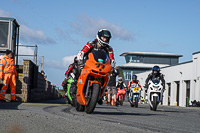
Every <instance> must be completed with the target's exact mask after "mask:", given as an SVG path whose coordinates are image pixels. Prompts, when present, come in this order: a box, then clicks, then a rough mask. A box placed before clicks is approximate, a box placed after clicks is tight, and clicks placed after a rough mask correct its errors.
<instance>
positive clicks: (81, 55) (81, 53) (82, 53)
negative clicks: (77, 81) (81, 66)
mask: <svg viewBox="0 0 200 133" xmlns="http://www.w3.org/2000/svg"><path fill="white" fill-rule="evenodd" d="M83 56H84V52H83V51H79V52H78V54H77V60H78V61H80V60H83Z"/></svg>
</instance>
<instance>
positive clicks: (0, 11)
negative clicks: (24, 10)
mask: <svg viewBox="0 0 200 133" xmlns="http://www.w3.org/2000/svg"><path fill="white" fill-rule="evenodd" d="M0 16H1V17H9V16H10V13H9V12H7V11H4V10H1V9H0Z"/></svg>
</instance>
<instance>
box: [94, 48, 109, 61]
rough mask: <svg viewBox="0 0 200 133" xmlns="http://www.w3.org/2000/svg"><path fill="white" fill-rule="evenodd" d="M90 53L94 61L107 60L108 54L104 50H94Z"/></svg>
mask: <svg viewBox="0 0 200 133" xmlns="http://www.w3.org/2000/svg"><path fill="white" fill-rule="evenodd" d="M92 54H93V56H94V59H95V61H96V62H100V63H106V62H107V61H108V54H107V53H106V52H105V51H102V50H94V51H92Z"/></svg>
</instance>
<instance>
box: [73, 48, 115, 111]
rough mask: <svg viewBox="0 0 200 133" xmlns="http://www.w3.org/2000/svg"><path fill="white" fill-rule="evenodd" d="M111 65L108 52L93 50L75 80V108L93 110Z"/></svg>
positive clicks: (103, 88)
mask: <svg viewBox="0 0 200 133" xmlns="http://www.w3.org/2000/svg"><path fill="white" fill-rule="evenodd" d="M111 70H112V66H111V63H110V59H109V57H108V54H107V53H106V52H105V51H103V50H93V51H92V52H90V53H89V54H88V59H87V61H86V63H85V66H84V68H83V69H82V71H81V74H80V76H79V79H78V81H77V93H76V100H77V103H76V110H77V111H86V113H88V114H90V113H92V112H93V111H94V109H95V107H96V103H97V102H98V101H99V100H100V98H101V97H102V96H103V93H104V90H105V87H106V85H107V82H108V80H109V75H110V74H111Z"/></svg>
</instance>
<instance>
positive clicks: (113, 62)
mask: <svg viewBox="0 0 200 133" xmlns="http://www.w3.org/2000/svg"><path fill="white" fill-rule="evenodd" d="M115 64H116V62H115V60H111V66H112V67H113V68H115Z"/></svg>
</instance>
